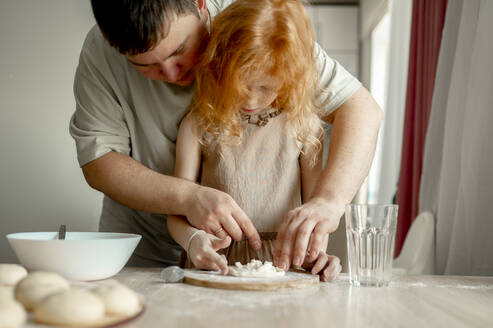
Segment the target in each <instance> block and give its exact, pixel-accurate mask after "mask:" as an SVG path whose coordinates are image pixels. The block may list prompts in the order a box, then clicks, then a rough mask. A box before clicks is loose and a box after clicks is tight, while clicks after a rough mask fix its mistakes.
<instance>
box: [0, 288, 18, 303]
mask: <svg viewBox="0 0 493 328" xmlns="http://www.w3.org/2000/svg"><path fill="white" fill-rule="evenodd" d="M8 300H12V301H14V300H15V299H14V287H11V286H1V285H0V302H2V301H8Z"/></svg>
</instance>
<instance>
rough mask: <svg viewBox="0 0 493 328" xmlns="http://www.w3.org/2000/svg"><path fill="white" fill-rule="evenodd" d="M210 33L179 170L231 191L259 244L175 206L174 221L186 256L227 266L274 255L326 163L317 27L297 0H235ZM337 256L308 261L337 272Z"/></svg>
mask: <svg viewBox="0 0 493 328" xmlns="http://www.w3.org/2000/svg"><path fill="white" fill-rule="evenodd" d="M210 37H211V39H210V41H209V44H208V47H207V49H206V51H205V54H204V57H203V60H202V62H201V65H200V66H199V68H198V73H197V93H196V98H195V100H194V102H193V104H192V107H191V112H190V113H189V114H188V115H187V116H186V117H185V118H184V119H183V121H182V123H181V126H180V130H179V133H178V140H177V144H176V147H177V148H176V167H175V175H176V176H178V177H181V178H185V179H189V180H192V181H198V182H199V183H200V184H201V185H205V186H208V187H212V188H216V189H219V190H222V191H224V192H226V193H228V194H229V195H230V196H232V197H233V199H234V200H235V201H236V202H237V203H238V205H239V206H240V207H241V208H242V209H243V210H244V211H245V213H246V214H247V215H248V217H249V218H250V219H251V220H252V222H253V224H254V225H255V227H256V229H257V230H258V231H259V233H260V237H261V238H262V247H261V248H260V250H254V249H253V248H252V247H251V246H250V245H249V244H248V241H246V240H244V241H240V242H233V243H231V239H230V238H229V237H227V238H226V239H219V238H217V237H216V236H214V235H212V234H208V233H206V232H205V231H202V230H197V229H195V228H194V227H192V226H191V225H190V224H189V223H188V222H187V221H186V219H185V218H180V217H176V216H169V217H168V229H169V231H170V233H171V235H172V236H173V238H174V239H175V240H176V241H177V242H178V243H179V244H180V245H181V246H182V247H183V248H184V250H185V251H186V252H187V254H188V263H189V265H190V264H192V263H193V265H194V266H195V267H197V268H200V269H211V270H218V269H220V270H222V271H223V272H227V270H228V269H227V265H228V264H229V265H231V264H234V263H235V262H237V261H239V262H242V263H247V262H249V261H250V260H251V259H260V260H263V261H266V260H268V261H272V252H273V249H274V241H275V238H276V232H277V231H278V228H279V225H280V224H281V222H282V219H283V216H284V215H285V214H286V213H287V212H288V211H289V210H291V209H294V208H296V207H298V206H300V205H301V203H302V202H303V201H305V202H306V201H307V200H309V199H310V195H311V192H312V189H313V187H314V185H315V182H316V180H317V178H318V176H319V174H320V172H321V150H322V144H321V140H322V133H323V130H322V128H321V121H320V119H319V118H318V116H317V113H318V109H317V107H316V106H315V104H314V92H315V91H316V90H317V81H318V75H317V71H316V66H315V57H314V42H315V41H314V40H315V36H314V32H313V27H312V25H311V22H310V20H309V18H308V17H307V15H306V12H305V10H304V7H303V4H302V3H301V2H300V1H299V0H237V1H236V2H234V3H232V4H231V5H230V6H229V7H227V8H226V9H225V10H224V11H222V12H221V13H220V14H218V15H217V16H216V18H215V20H214V22H213V24H212V26H211V36H210ZM326 243H327V241H326ZM325 246H326V244H325ZM217 251H220V252H221V253H222V255H219V254H218V253H217ZM335 259H336V257H334V256H329V255H327V254H325V253H321V254H320V255H319V256H318V258H317V259H316V260H315V261H314V262H313V263H304V264H303V267H304V268H306V269H309V270H311V272H312V273H314V274H320V275H321V278H322V280H326V281H327V280H332V279H334V278H335V277H336V276H337V274H338V273H339V272H340V265H339V261H335ZM190 261H191V263H190Z"/></svg>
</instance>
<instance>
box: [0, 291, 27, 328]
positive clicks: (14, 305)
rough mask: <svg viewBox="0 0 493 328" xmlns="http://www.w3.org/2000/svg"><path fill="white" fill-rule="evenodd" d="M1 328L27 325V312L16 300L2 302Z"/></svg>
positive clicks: (0, 313)
mask: <svg viewBox="0 0 493 328" xmlns="http://www.w3.org/2000/svg"><path fill="white" fill-rule="evenodd" d="M0 318H1V320H0V328H17V327H22V326H24V324H25V323H26V310H24V308H23V307H22V305H21V304H20V303H19V302H17V301H16V300H14V299H13V298H11V299H9V300H5V299H3V300H0Z"/></svg>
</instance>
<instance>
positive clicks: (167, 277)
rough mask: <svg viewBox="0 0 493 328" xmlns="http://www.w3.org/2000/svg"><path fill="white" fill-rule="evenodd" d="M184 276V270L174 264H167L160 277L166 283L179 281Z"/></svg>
mask: <svg viewBox="0 0 493 328" xmlns="http://www.w3.org/2000/svg"><path fill="white" fill-rule="evenodd" d="M184 277H185V271H183V269H182V268H180V267H178V266H176V265H173V266H169V267H167V268H165V269H163V271H161V279H163V280H164V282H166V283H177V282H181V281H182V280H183V278H184Z"/></svg>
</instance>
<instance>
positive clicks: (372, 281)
mask: <svg viewBox="0 0 493 328" xmlns="http://www.w3.org/2000/svg"><path fill="white" fill-rule="evenodd" d="M398 208H399V207H398V205H368V204H349V205H346V215H345V219H346V236H347V248H348V261H349V279H350V282H351V284H352V285H353V286H378V287H380V286H387V285H388V284H389V282H390V280H391V277H392V260H393V258H394V240H395V229H396V226H397V212H398Z"/></svg>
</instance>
